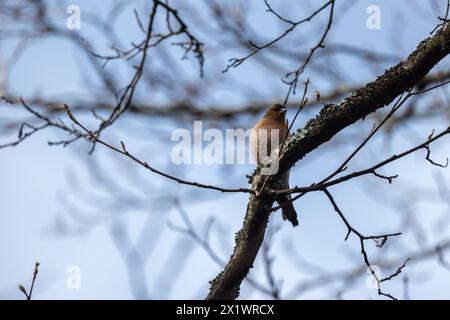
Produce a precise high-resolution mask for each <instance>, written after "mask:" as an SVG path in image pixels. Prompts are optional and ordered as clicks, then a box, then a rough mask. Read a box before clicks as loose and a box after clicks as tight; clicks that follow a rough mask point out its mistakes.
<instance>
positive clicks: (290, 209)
mask: <svg viewBox="0 0 450 320" xmlns="http://www.w3.org/2000/svg"><path fill="white" fill-rule="evenodd" d="M276 200H277V202H278V204H279V205H280V206H281V211H282V216H283V220H289V221H290V222H291V223H292V225H293V226H294V227H296V226H298V220H297V212H296V211H295V208H294V205H293V204H292V202H291V201H289V200H290V197H286V196H282V197H278V198H277V199H276Z"/></svg>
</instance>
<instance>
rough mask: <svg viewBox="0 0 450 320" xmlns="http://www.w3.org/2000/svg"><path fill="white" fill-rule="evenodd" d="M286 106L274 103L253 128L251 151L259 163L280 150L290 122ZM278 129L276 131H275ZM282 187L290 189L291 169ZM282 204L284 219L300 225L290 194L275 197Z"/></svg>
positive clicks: (294, 224)
mask: <svg viewBox="0 0 450 320" xmlns="http://www.w3.org/2000/svg"><path fill="white" fill-rule="evenodd" d="M286 111H287V109H286V107H284V106H283V105H281V104H274V105H272V106H271V107H270V108H269V109H268V110H267V112H266V113H265V115H264V117H263V118H262V119H261V120H259V121H258V123H257V124H256V125H255V127H254V128H253V129H252V132H251V136H250V144H251V152H252V156H253V159H254V160H255V161H256V163H257V164H258V165H259V164H260V163H261V162H262V161H264V159H265V158H267V157H268V156H270V155H273V154H274V152H278V150H279V147H280V145H281V144H282V143H283V141H284V140H285V138H286V135H287V133H288V122H287V119H286ZM273 130H276V131H273ZM272 135H273V136H274V137H277V135H278V139H275V140H278V141H272V139H271V137H272ZM281 180H282V185H281V188H282V189H289V170H288V171H287V172H286V173H285V174H284V179H281ZM275 200H276V201H277V203H278V204H279V205H280V206H281V210H282V216H283V220H286V219H287V220H289V221H290V222H291V223H292V225H293V226H294V227H295V226H297V225H298V220H297V212H296V211H295V208H294V205H293V204H292V202H291V201H290V200H291V196H290V195H289V194H284V195H279V196H277V198H276V199H275Z"/></svg>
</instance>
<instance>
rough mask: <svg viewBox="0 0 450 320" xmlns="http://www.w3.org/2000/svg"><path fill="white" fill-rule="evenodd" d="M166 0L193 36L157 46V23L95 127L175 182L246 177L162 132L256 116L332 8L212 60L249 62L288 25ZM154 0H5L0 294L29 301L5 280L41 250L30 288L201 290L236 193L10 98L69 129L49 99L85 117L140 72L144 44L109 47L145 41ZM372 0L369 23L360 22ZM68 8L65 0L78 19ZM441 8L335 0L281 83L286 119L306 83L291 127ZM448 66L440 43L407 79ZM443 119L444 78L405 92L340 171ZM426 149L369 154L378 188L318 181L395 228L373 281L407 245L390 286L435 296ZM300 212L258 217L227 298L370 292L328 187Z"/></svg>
mask: <svg viewBox="0 0 450 320" xmlns="http://www.w3.org/2000/svg"><path fill="white" fill-rule="evenodd" d="M321 2H322V1H295V2H294V1H287V0H271V1H268V2H267V3H268V4H270V6H271V8H273V10H274V11H275V12H277V13H278V14H279V15H280V16H281V17H284V18H285V19H290V20H293V21H298V20H301V19H303V18H306V17H308V16H309V15H311V13H313V12H314V11H315V10H317V9H318V8H320V6H321V5H322V4H321ZM165 3H167V4H168V5H170V6H171V7H172V8H175V9H177V14H178V15H179V17H180V18H181V19H182V20H183V21H184V23H185V24H186V25H187V26H188V30H189V32H190V33H191V34H192V35H193V36H195V38H196V39H198V41H200V42H201V43H203V46H202V47H201V49H200V51H198V52H196V51H192V50H191V51H186V48H185V47H184V46H183V43H184V42H183V41H187V39H186V37H187V35H186V34H184V33H181V34H179V35H171V36H170V37H169V38H168V39H167V40H165V41H161V43H156V42H153V41H157V40H158V39H160V38H158V37H157V36H155V39H154V40H152V41H151V42H150V44H151V46H150V48H149V50H148V57H147V60H146V61H145V65H144V66H143V73H142V77H141V79H140V82H139V83H138V85H137V86H136V90H135V92H134V96H133V97H132V101H131V103H130V106H129V108H128V110H127V111H126V112H124V113H123V115H121V116H120V118H117V121H115V122H114V124H112V125H111V126H108V127H107V128H105V130H104V131H102V138H103V139H104V140H105V141H108V142H109V143H111V144H112V145H115V146H119V145H120V144H119V141H124V142H125V143H126V146H127V149H128V150H129V151H130V152H132V153H133V154H135V155H136V156H138V157H139V158H140V159H143V160H145V161H147V162H148V163H149V164H151V165H152V166H153V167H155V168H158V169H160V170H163V171H165V172H169V173H170V174H173V175H175V176H177V177H181V178H184V179H188V180H194V181H197V182H202V183H206V184H214V185H219V186H223V187H229V188H240V187H245V188H246V187H249V185H248V181H247V180H248V179H247V177H246V175H248V174H251V173H252V171H253V169H254V165H253V164H214V165H207V164H182V165H176V164H174V163H173V161H172V160H171V151H172V149H173V147H174V146H175V145H176V143H175V142H174V141H172V140H171V135H172V132H173V131H174V130H175V129H180V128H181V129H187V130H189V131H190V132H192V131H193V124H194V121H195V120H202V121H203V130H206V129H208V128H217V129H219V130H221V131H222V132H225V130H226V129H238V128H242V129H244V130H247V129H249V128H251V127H253V125H254V124H255V123H256V121H257V120H258V119H259V117H261V115H262V113H263V112H264V110H265V109H266V108H267V107H268V106H269V105H270V104H272V103H282V102H283V101H284V99H285V97H286V94H287V92H288V88H289V86H287V85H286V84H285V83H283V81H282V79H286V78H285V75H286V73H289V72H291V71H293V70H295V69H297V68H298V67H299V66H301V65H302V64H303V62H304V61H305V59H306V58H307V57H308V54H309V53H310V49H311V48H313V47H314V46H316V44H317V43H318V41H319V40H320V38H321V36H322V34H323V32H324V30H325V28H326V25H327V23H328V20H329V8H326V9H325V10H323V11H321V12H319V13H318V14H317V15H316V16H314V18H313V19H311V21H309V22H307V23H304V24H301V25H299V26H298V27H296V28H295V29H294V30H292V32H289V33H288V34H287V35H286V37H283V38H282V39H280V41H278V42H276V43H274V44H273V45H272V46H269V47H268V48H265V49H264V50H260V51H258V52H257V53H256V54H254V55H253V56H251V57H249V58H248V59H246V60H245V61H243V62H242V63H241V64H240V65H239V66H237V67H236V68H234V67H231V68H228V70H227V71H226V72H223V71H224V70H226V69H227V65H229V64H230V62H232V61H230V60H229V59H232V58H242V57H245V56H246V55H248V54H250V53H251V52H252V51H253V50H254V49H255V46H254V45H252V43H254V44H257V45H258V44H259V45H262V44H264V43H267V42H270V41H271V40H272V39H275V38H276V37H278V36H279V35H280V34H283V32H285V30H286V29H288V28H289V27H290V24H289V23H286V22H283V21H282V20H281V19H279V18H277V17H276V16H275V15H274V13H273V12H267V8H268V7H267V4H266V3H265V2H264V1H244V0H233V1H232V0H227V1H215V0H204V1H195V2H193V1H190V2H187V1H180V0H170V1H169V2H165ZM323 3H326V2H325V1H323ZM152 5H153V3H152V1H143V0H136V1H113V0H109V1H87V0H86V1H50V0H48V1H46V0H40V1H25V0H20V1H9V0H2V1H0V21H1V24H0V39H1V41H0V96H2V100H1V101H0V298H2V299H22V298H24V295H23V294H22V293H21V292H20V291H19V290H18V289H17V285H18V284H19V283H21V284H23V285H24V286H25V287H27V288H28V287H29V285H30V282H31V278H32V272H33V267H34V263H35V262H36V261H39V262H40V263H41V265H40V267H39V274H38V276H37V280H36V284H35V288H34V291H33V298H34V299H203V298H204V297H205V296H206V294H207V292H208V289H209V283H208V282H209V281H210V280H212V279H213V278H214V277H215V276H216V274H217V273H218V272H219V271H220V270H222V268H223V265H224V263H226V261H227V260H228V258H229V256H230V254H231V252H232V249H233V246H234V236H235V233H236V232H237V231H238V230H239V228H240V227H241V226H242V221H243V218H244V215H245V210H246V205H247V201H248V194H245V193H228V194H227V193H220V192H217V191H213V190H203V189H198V188H194V187H192V186H185V185H179V184H177V183H175V182H173V181H170V180H168V179H165V178H163V177H161V176H159V175H155V174H153V173H151V172H149V171H147V170H145V169H144V168H142V167H140V166H138V165H137V164H136V163H134V162H132V161H131V160H130V159H128V158H126V157H123V156H122V155H120V154H119V153H116V152H113V151H112V150H109V149H107V148H105V147H103V146H101V145H97V146H96V147H95V149H94V150H92V144H91V143H90V142H89V141H86V140H85V139H83V138H78V139H74V135H73V134H70V132H68V130H65V129H61V128H60V127H58V126H55V125H49V126H45V127H43V128H41V127H40V126H44V125H45V123H46V121H45V120H43V119H42V118H39V117H37V116H36V115H35V114H33V113H31V112H30V111H29V110H27V109H26V108H24V106H23V104H22V103H21V102H20V98H22V99H23V100H24V102H25V103H26V104H27V105H28V106H30V108H32V110H36V111H37V112H39V114H41V115H44V116H45V117H47V118H48V119H51V121H52V123H56V124H60V123H61V124H62V125H61V127H66V128H71V127H72V124H71V122H70V120H69V119H68V117H67V115H66V114H65V112H64V111H63V109H62V108H61V104H62V103H66V104H68V105H69V106H70V107H71V109H72V111H73V113H74V114H75V115H76V117H77V119H79V120H80V121H81V122H82V123H83V124H85V125H86V126H87V127H88V128H97V127H98V126H99V125H100V124H101V123H102V121H103V120H102V119H105V118H107V117H108V116H109V115H110V114H111V112H112V110H113V109H114V107H115V106H116V104H117V98H118V97H120V96H121V92H123V90H124V88H126V87H127V85H128V84H129V83H130V81H131V80H132V79H133V76H134V75H135V72H136V65H138V64H139V62H140V61H141V60H140V59H141V58H142V52H137V54H136V55H135V56H131V55H121V54H120V53H123V52H124V51H126V50H129V49H132V48H133V47H136V46H138V44H139V43H141V42H142V41H143V40H145V33H144V32H143V31H145V30H141V29H142V28H141V27H143V28H144V29H145V28H146V26H147V24H148V22H149V18H150V17H149V14H150V12H151V10H152ZM374 5H375V6H376V7H377V8H379V13H380V15H379V18H380V25H379V28H370V27H368V19H370V17H371V16H373V14H374V12H373V11H372V10H373V6H374ZM74 8H75V9H76V8H79V9H80V12H79V13H80V20H79V22H80V24H79V25H77V24H76V23H75V27H74V25H73V24H71V23H72V22H73V21H72V19H73V17H74V14H76V10H75V11H73V10H74ZM370 8H372V9H370ZM446 8H447V1H444V0H436V1H431V0H430V1H418V0H417V1H414V0H408V1H407V0H398V1H389V0H384V1H375V0H371V1H368V0H358V1H353V0H351V1H350V0H337V1H335V8H334V15H333V23H332V26H331V28H330V30H329V33H328V34H327V35H326V40H325V47H324V48H319V49H318V50H317V51H316V52H315V53H314V55H313V57H312V59H311V61H310V62H309V63H308V64H307V66H306V68H305V71H304V72H303V74H302V75H301V76H300V79H299V84H298V88H297V92H296V94H295V95H294V94H293V93H292V94H291V95H290V96H289V101H288V105H289V107H290V110H289V111H288V115H287V116H288V118H289V119H292V118H293V116H294V114H295V112H296V107H297V106H298V103H299V101H300V98H301V93H302V91H303V88H302V84H301V82H303V81H306V79H308V78H309V80H310V82H311V84H310V85H309V88H308V93H307V97H308V98H309V101H310V103H308V105H307V107H306V108H305V109H304V110H303V111H302V112H301V113H300V115H299V118H298V119H297V120H296V122H295V123H294V129H295V130H296V129H298V128H302V127H303V126H304V125H305V124H306V122H307V121H308V120H309V119H310V118H313V117H314V116H315V115H316V114H317V113H318V112H319V110H320V108H321V107H322V106H323V105H324V104H326V103H332V102H336V101H340V100H341V99H342V98H344V97H345V96H347V95H348V94H350V93H351V92H353V91H354V90H355V89H357V88H359V87H361V86H363V85H365V84H366V83H367V82H368V81H372V80H374V79H375V78H376V76H378V75H380V74H382V73H383V72H384V70H385V69H387V68H389V67H391V66H393V65H395V64H396V63H398V62H399V61H401V60H403V59H405V58H406V57H407V56H408V54H409V53H411V52H412V51H413V50H414V49H415V48H416V46H417V45H418V44H419V43H420V41H422V40H423V39H425V38H427V37H428V36H429V35H430V32H432V31H433V29H434V28H435V27H436V25H438V24H439V23H441V21H440V20H439V19H438V16H440V17H443V16H445V11H446ZM74 12H75V13H74ZM165 12H166V11H164V10H160V11H159V12H158V13H157V14H156V16H155V19H154V30H155V32H156V33H160V34H164V33H165V32H167V30H168V28H169V26H168V25H169V24H170V26H171V27H172V28H174V29H176V28H178V26H179V22H177V21H176V19H175V18H174V16H170V14H169V16H170V17H169V18H167V16H168V14H165ZM75 22H76V21H75ZM140 24H142V26H141V25H140ZM78 27H79V28H78ZM188 40H189V39H188ZM249 40H250V41H251V43H250V42H249ZM180 42H181V45H180ZM199 53H201V54H203V57H204V64H203V67H202V65H201V62H202V61H201V58H200V56H199ZM107 57H110V59H108V58H107ZM202 69H203V77H201V73H202V72H201V71H202ZM449 78H450V72H449V60H448V58H446V59H444V60H443V61H442V62H441V63H440V64H439V65H437V66H435V68H434V69H433V70H432V71H431V72H430V74H429V75H428V77H427V78H426V81H423V83H422V84H421V86H422V87H421V88H418V89H424V88H427V87H431V86H433V85H437V84H439V83H442V82H443V81H446V80H448V79H449ZM316 91H317V92H319V93H320V96H321V101H320V102H317V101H316V98H315V96H316ZM384 109H386V110H380V111H378V112H377V113H375V114H373V115H371V116H370V117H367V118H366V119H364V121H359V122H357V123H355V124H354V125H352V126H350V127H348V128H347V129H346V130H344V131H343V132H341V133H340V134H338V135H337V136H336V137H334V138H333V139H332V140H331V141H330V142H328V143H326V144H324V145H323V146H321V147H320V148H318V149H317V150H315V151H314V152H312V153H310V154H309V155H308V156H307V157H306V158H305V159H303V160H302V161H301V162H299V163H298V164H297V165H296V167H294V168H293V169H292V170H291V179H290V181H291V185H292V186H294V185H298V186H307V185H309V184H311V183H314V182H317V181H319V180H320V179H322V178H324V177H326V176H327V175H329V174H330V173H332V172H333V171H334V170H335V169H336V168H337V167H338V166H339V164H340V163H342V161H343V160H344V159H345V158H346V157H347V156H348V155H349V154H350V153H351V152H352V151H353V150H354V149H355V148H356V147H357V146H358V145H359V144H360V143H361V142H362V141H363V140H364V138H365V137H366V136H367V135H368V134H369V133H370V130H371V129H372V127H373V125H374V123H379V122H380V121H381V120H382V119H383V116H384V115H385V114H386V113H387V112H388V111H389V110H390V109H389V108H384ZM449 119H450V91H449V88H448V86H442V87H440V88H437V89H436V90H433V91H430V92H428V93H427V94H423V95H418V96H415V97H412V98H411V99H410V100H408V102H407V103H405V104H404V105H403V106H402V107H401V108H400V109H399V111H398V112H397V113H396V114H395V115H394V116H393V117H392V118H391V119H390V120H389V121H388V122H387V123H386V124H385V125H384V126H383V128H382V129H381V131H380V132H379V133H377V134H376V136H375V137H374V138H373V139H372V140H371V141H370V142H369V144H368V145H367V146H366V147H365V148H364V149H363V150H362V151H361V153H359V154H358V156H357V157H356V158H355V159H353V160H352V161H351V163H350V164H349V168H348V169H347V170H348V171H349V172H351V171H355V170H359V169H364V168H367V167H370V166H372V165H374V164H376V163H378V162H380V161H382V160H384V159H386V158H388V157H389V156H391V155H392V154H396V153H400V152H402V151H404V150H406V149H408V148H410V147H412V146H415V145H417V144H419V143H421V142H423V141H425V140H426V138H427V137H428V136H429V135H430V133H431V132H432V130H433V129H435V130H436V132H437V131H440V130H442V129H444V128H447V127H448V125H449ZM23 123H27V125H25V126H23V125H22V124H23ZM36 128H39V129H38V130H35V129H36ZM24 136H25V138H24ZM75 138H76V137H75ZM228 143H230V145H232V143H233V142H232V141H231V142H230V141H227V148H229V146H228ZM431 150H432V153H431V157H432V159H433V160H434V161H435V162H437V163H441V164H445V160H446V158H447V157H448V156H449V154H450V149H449V148H448V138H446V137H444V138H442V139H440V140H439V141H437V142H436V143H434V144H433V145H432V146H431ZM91 151H93V152H91ZM425 156H426V151H425V150H420V151H418V152H416V153H414V154H412V155H411V156H409V157H406V158H402V159H400V160H399V161H396V162H394V163H392V164H390V165H389V166H386V167H383V168H382V169H381V173H382V174H385V175H397V174H398V178H397V179H395V180H394V181H393V182H392V183H388V182H387V181H385V180H383V179H379V178H377V177H375V176H372V175H369V176H363V177H361V178H358V179H354V180H351V181H349V182H346V183H343V184H339V185H336V186H334V187H332V188H330V191H331V192H332V193H333V195H334V197H335V200H336V201H337V202H338V203H339V205H340V208H341V209H342V210H343V212H344V213H345V215H346V217H347V218H348V220H349V221H350V222H351V223H352V225H353V226H354V227H355V228H357V229H358V230H359V231H361V232H362V233H364V234H366V235H371V234H377V233H390V232H402V235H401V236H400V237H395V238H390V239H389V240H388V242H387V243H386V244H385V245H384V246H383V247H382V248H377V247H376V245H375V244H373V245H370V246H368V248H367V251H368V254H369V256H370V258H371V262H372V264H374V265H376V266H378V269H379V271H380V272H381V275H382V276H386V275H389V274H390V273H392V272H394V271H395V270H396V269H397V268H398V267H399V266H401V265H402V264H403V262H404V261H405V259H406V258H411V260H410V261H409V262H408V263H407V265H406V267H405V268H404V269H403V270H402V272H401V274H399V275H398V276H397V277H395V278H393V279H392V280H391V281H388V282H386V283H384V284H383V288H384V290H385V291H387V292H389V293H391V294H392V295H393V296H395V297H396V298H399V299H448V298H450V290H449V289H448V288H450V264H449V262H447V261H450V253H447V249H448V248H449V247H450V229H449V227H450V180H449V173H450V171H449V170H450V169H449V168H441V167H438V166H434V165H432V164H431V163H430V162H428V161H426V159H425ZM295 207H296V209H297V211H298V213H299V221H300V226H299V227H298V228H295V229H294V228H292V226H291V225H290V224H289V223H285V222H283V220H282V219H281V214H280V212H279V211H277V212H275V213H273V214H272V215H271V217H270V224H269V231H268V233H267V235H266V239H265V243H264V245H263V248H262V250H261V251H260V252H259V255H258V257H257V261H256V263H255V265H254V268H253V269H252V270H251V272H250V275H249V278H248V279H249V280H247V281H244V283H243V285H242V287H241V296H240V298H241V299H383V298H382V297H379V296H378V295H377V290H376V285H374V283H373V280H372V279H371V277H370V275H369V273H368V272H367V267H366V265H365V264H364V261H363V258H362V257H361V254H360V252H359V251H360V248H359V242H358V241H359V240H358V238H356V237H354V236H351V237H350V238H349V239H348V240H347V241H344V238H345V235H346V232H347V229H346V227H345V225H344V224H343V223H342V221H341V220H340V219H339V217H338V216H337V214H336V213H335V211H334V209H333V207H332V206H331V204H330V203H329V201H328V200H327V198H326V197H325V196H324V195H323V194H322V193H320V192H319V193H317V192H311V193H309V194H307V195H305V196H304V197H302V198H301V199H299V200H298V201H296V202H295ZM447 257H448V258H447ZM447 259H449V260H447Z"/></svg>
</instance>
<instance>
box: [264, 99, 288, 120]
mask: <svg viewBox="0 0 450 320" xmlns="http://www.w3.org/2000/svg"><path fill="white" fill-rule="evenodd" d="M286 111H287V109H286V107H285V106H283V105H281V104H278V103H276V104H274V105H272V106H270V108H269V109H268V110H267V112H266V114H265V115H264V118H266V119H272V120H283V121H284V119H285V116H286Z"/></svg>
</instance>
